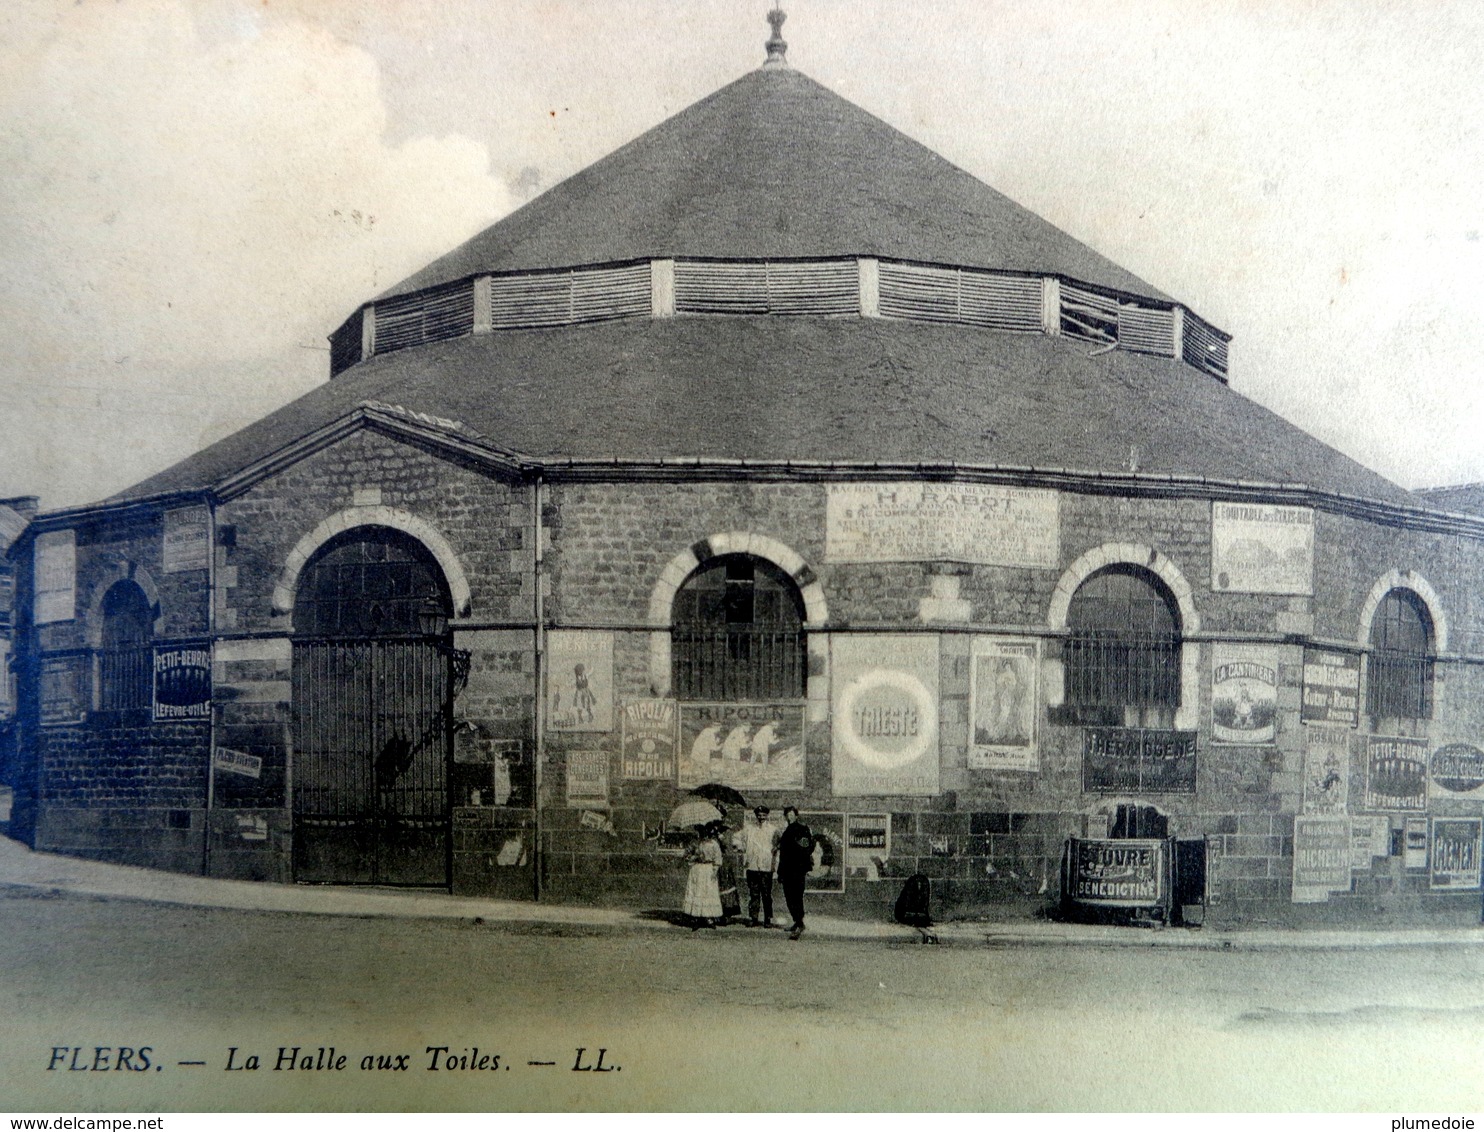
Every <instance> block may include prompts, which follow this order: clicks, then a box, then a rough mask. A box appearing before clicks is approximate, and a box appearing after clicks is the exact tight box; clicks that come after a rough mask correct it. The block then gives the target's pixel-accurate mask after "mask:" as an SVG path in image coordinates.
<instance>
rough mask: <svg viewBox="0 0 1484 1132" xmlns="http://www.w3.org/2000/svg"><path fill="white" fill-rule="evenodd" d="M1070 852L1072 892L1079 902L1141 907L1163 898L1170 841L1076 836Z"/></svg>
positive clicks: (1155, 902) (1158, 901) (1074, 898)
mask: <svg viewBox="0 0 1484 1132" xmlns="http://www.w3.org/2000/svg"><path fill="white" fill-rule="evenodd" d="M1070 855H1071V861H1070V865H1071V877H1070V881H1071V884H1070V890H1069V895H1070V897H1071V899H1073V900H1075V901H1076V902H1077V903H1078V904H1094V905H1105V906H1110V907H1128V908H1139V907H1147V906H1150V905H1155V904H1159V903H1161V902H1162V901H1163V900H1164V897H1165V877H1166V875H1167V874H1168V863H1167V862H1168V856H1169V843H1168V842H1165V841H1144V840H1134V839H1124V838H1106V839H1105V838H1098V839H1084V838H1080V837H1074V838H1073V839H1072V842H1071V850H1070Z"/></svg>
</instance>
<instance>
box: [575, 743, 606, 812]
mask: <svg viewBox="0 0 1484 1132" xmlns="http://www.w3.org/2000/svg"><path fill="white" fill-rule="evenodd" d="M567 806H568V808H570V809H574V810H606V809H607V808H608V752H607V751H586V750H579V751H568V752H567Z"/></svg>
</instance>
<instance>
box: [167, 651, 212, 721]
mask: <svg viewBox="0 0 1484 1132" xmlns="http://www.w3.org/2000/svg"><path fill="white" fill-rule="evenodd" d="M153 716H154V720H155V722H156V723H160V722H163V721H165V720H169V719H210V718H211V645H210V644H209V643H207V642H205V641H202V642H201V643H200V644H197V645H178V646H176V647H174V648H157V649H155V651H154V711H153Z"/></svg>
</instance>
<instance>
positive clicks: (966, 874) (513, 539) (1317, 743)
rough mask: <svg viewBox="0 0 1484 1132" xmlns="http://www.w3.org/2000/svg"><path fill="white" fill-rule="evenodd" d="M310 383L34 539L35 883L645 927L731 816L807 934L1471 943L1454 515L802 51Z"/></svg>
mask: <svg viewBox="0 0 1484 1132" xmlns="http://www.w3.org/2000/svg"><path fill="white" fill-rule="evenodd" d="M775 19H779V22H781V18H779V17H776V16H775ZM330 341H331V346H332V349H331V366H330V368H331V374H330V380H329V381H328V382H326V383H325V384H324V385H323V386H321V387H319V388H317V389H315V390H314V391H313V392H311V393H309V394H308V395H306V396H304V397H302V398H300V399H299V400H297V401H295V402H293V403H292V404H290V405H288V406H286V407H284V408H282V409H280V410H279V411H277V412H275V413H273V414H271V415H269V416H268V417H266V418H264V419H263V420H261V421H259V422H258V423H256V424H254V425H252V426H250V427H248V428H246V429H243V430H242V431H241V432H238V433H237V434H235V435H233V436H231V437H228V438H226V439H224V440H222V441H220V442H219V443H216V444H213V445H212V446H210V447H208V448H206V449H204V450H203V451H201V452H199V453H197V454H196V455H194V456H192V457H190V458H189V459H187V460H184V461H182V462H181V463H179V464H177V465H175V466H174V467H171V468H169V469H167V470H165V471H163V472H161V473H159V474H158V475H156V476H154V477H152V478H150V479H148V480H146V481H145V482H143V483H140V484H138V485H136V486H135V487H133V488H131V489H129V490H127V491H125V492H123V493H121V494H119V495H117V496H115V497H113V498H110V499H106V500H103V501H102V502H99V503H97V504H94V505H91V506H86V507H77V508H71V509H67V510H62V511H51V512H45V513H42V514H40V515H38V516H36V517H34V518H32V519H31V521H30V522H29V524H28V525H27V526H26V527H25V530H24V532H23V533H21V534H19V535H18V536H16V537H15V539H14V543H13V545H12V547H11V550H10V554H11V561H12V562H13V563H14V564H15V566H16V569H15V577H16V587H15V588H16V593H15V608H16V611H17V617H16V625H15V635H16V640H15V643H14V649H15V664H14V668H15V671H16V700H17V705H18V709H17V713H16V717H15V726H14V732H15V736H16V743H17V747H16V752H17V753H16V757H15V759H14V765H13V767H12V771H11V780H12V781H11V785H12V786H13V787H14V789H15V810H14V813H13V815H12V823H11V829H12V832H13V834H15V835H17V836H21V837H23V838H24V839H25V840H26V841H28V842H29V843H30V844H31V845H33V846H34V847H35V848H37V849H41V850H47V851H50V852H60V853H69V854H76V855H80V856H86V857H93V858H98V859H102V860H109V861H117V862H128V863H132V864H138V865H147V866H151V867H155V868H160V869H169V870H176V871H181V872H190V873H205V874H208V875H211V876H218V877H237V878H251V879H259V880H267V881H279V882H290V881H297V882H306V883H326V884H381V885H424V886H432V887H438V888H446V889H450V890H451V891H453V892H455V893H465V894H490V895H495V896H501V897H518V898H538V899H549V900H558V901H591V902H602V903H614V904H623V905H630V906H635V907H673V906H675V905H676V904H677V903H678V900H679V894H680V892H681V891H682V889H683V886H684V869H683V867H682V865H681V864H680V862H679V861H678V859H677V856H676V854H675V840H676V837H675V834H676V831H674V830H671V829H668V828H667V827H666V819H667V817H668V815H669V814H670V812H671V810H672V809H673V808H674V807H675V806H676V804H677V803H678V802H680V801H681V800H682V799H683V798H684V797H685V796H686V795H687V794H688V793H689V792H690V790H692V789H693V788H695V787H697V786H700V785H703V784H724V785H727V786H730V787H732V788H734V789H735V790H737V791H739V792H740V793H741V794H743V795H744V796H745V797H746V799H747V801H748V803H749V804H752V803H756V802H761V803H766V804H769V805H771V806H772V807H773V809H774V811H775V814H776V813H777V811H779V810H780V808H781V807H782V806H783V805H786V804H795V805H797V806H798V807H799V808H800V809H801V810H802V811H804V815H805V816H804V820H805V821H806V822H808V823H809V824H810V825H811V827H812V828H813V829H814V830H815V832H816V833H817V834H819V835H820V849H819V851H818V854H817V858H818V860H817V867H816V870H815V873H814V874H813V875H812V876H811V880H810V887H811V889H812V890H813V892H814V893H817V895H811V897H810V901H811V903H812V904H813V905H814V906H815V907H818V908H820V909H821V910H830V909H835V910H852V911H855V912H857V913H869V914H872V915H881V914H884V912H885V911H887V910H889V909H890V906H891V903H892V901H893V899H894V898H895V897H896V895H897V893H898V891H899V890H900V889H901V885H902V878H905V877H907V876H909V875H912V874H915V873H925V874H927V875H928V876H929V877H930V878H931V880H932V893H933V901H934V912H935V914H937V915H963V914H973V913H983V914H992V915H1032V914H1036V913H1038V912H1040V911H1041V910H1043V909H1047V908H1049V907H1051V906H1053V905H1055V904H1056V903H1057V902H1058V901H1059V899H1060V898H1061V897H1062V896H1063V895H1064V891H1063V890H1064V889H1066V892H1065V895H1067V896H1072V897H1079V898H1084V899H1086V900H1087V901H1088V902H1090V903H1091V904H1093V905H1098V904H1100V903H1101V904H1103V905H1118V904H1120V903H1122V904H1127V905H1151V904H1155V903H1159V902H1163V903H1165V904H1166V905H1168V904H1169V903H1170V902H1171V899H1172V896H1171V893H1170V886H1171V885H1172V884H1174V885H1177V886H1179V887H1180V889H1181V892H1180V893H1178V894H1177V896H1176V897H1175V898H1174V899H1175V902H1176V903H1177V904H1193V903H1199V902H1201V900H1202V899H1209V900H1210V901H1211V909H1210V914H1211V915H1212V916H1217V915H1220V916H1224V917H1228V918H1231V919H1240V918H1242V917H1246V916H1255V915H1262V916H1267V917H1271V916H1274V915H1280V916H1282V915H1287V916H1291V917H1294V918H1297V919H1300V920H1302V919H1304V918H1306V917H1310V916H1312V915H1313V912H1312V911H1310V910H1309V909H1307V908H1305V907H1301V905H1308V906H1317V907H1318V908H1319V909H1320V914H1321V915H1327V916H1337V915H1353V916H1355V917H1357V918H1359V919H1362V920H1364V919H1367V918H1374V917H1377V916H1380V915H1392V914H1400V915H1417V916H1426V915H1432V914H1434V913H1437V912H1444V913H1450V912H1453V913H1457V914H1459V915H1462V914H1463V913H1464V910H1465V909H1470V910H1476V909H1477V905H1478V899H1479V896H1478V890H1479V883H1480V869H1479V851H1480V825H1481V818H1484V751H1481V749H1480V748H1481V747H1484V519H1480V518H1478V517H1469V516H1465V515H1461V514H1455V513H1452V512H1450V511H1444V510H1439V509H1437V508H1436V507H1435V506H1431V505H1429V504H1428V503H1426V502H1425V501H1424V500H1423V499H1422V498H1420V497H1418V496H1413V495H1412V494H1410V493H1408V492H1407V491H1405V490H1403V489H1401V488H1400V487H1398V486H1396V485H1395V484H1393V483H1390V482H1389V481H1387V480H1386V479H1384V478H1382V477H1381V476H1379V475H1377V474H1375V473H1373V472H1371V471H1369V470H1368V469H1366V468H1364V467H1362V466H1360V465H1359V464H1357V463H1355V462H1354V461H1352V460H1350V459H1348V458H1346V457H1345V456H1343V455H1341V454H1340V453H1338V452H1336V451H1334V450H1333V449H1331V448H1329V447H1327V446H1325V445H1324V444H1322V443H1320V442H1319V441H1318V440H1316V439H1314V438H1313V437H1311V436H1309V435H1307V434H1306V433H1304V432H1303V431H1301V430H1299V429H1298V428H1296V427H1294V426H1293V425H1291V424H1289V423H1288V422H1286V421H1284V420H1282V419H1281V418H1279V417H1277V416H1275V415H1274V414H1273V413H1271V412H1269V411H1268V410H1266V409H1264V408H1262V407H1261V406H1260V405H1257V404H1255V403H1253V402H1252V401H1250V400H1248V399H1246V398H1245V397H1243V396H1242V395H1241V394H1239V393H1237V392H1235V391H1234V390H1233V389H1232V388H1231V386H1230V385H1229V384H1228V375H1227V347H1228V341H1229V338H1228V335H1227V334H1226V333H1224V332H1223V331H1222V330H1220V329H1219V328H1217V327H1215V326H1213V325H1211V324H1210V323H1208V322H1207V321H1205V320H1204V319H1202V318H1201V317H1200V316H1199V314H1198V313H1197V312H1195V311H1193V310H1191V309H1190V308H1189V307H1187V306H1186V305H1184V304H1183V303H1181V302H1180V301H1179V300H1178V299H1176V298H1173V297H1171V296H1169V295H1166V294H1164V293H1162V292H1161V291H1159V290H1158V289H1157V288H1155V287H1153V286H1151V285H1150V284H1148V283H1146V282H1144V281H1143V280H1141V279H1138V278H1136V277H1135V276H1133V275H1131V274H1130V273H1128V272H1127V271H1125V270H1123V269H1121V268H1120V267H1118V266H1117V265H1115V264H1113V263H1110V262H1109V261H1108V260H1106V259H1104V258H1103V257H1102V256H1100V255H1098V254H1097V253H1095V252H1093V251H1091V250H1090V249H1088V248H1087V247H1085V246H1083V245H1082V244H1080V243H1078V242H1077V241H1075V240H1073V239H1072V238H1070V237H1069V236H1067V235H1066V234H1065V233H1063V232H1061V231H1059V230H1057V229H1056V228H1054V227H1053V226H1051V225H1050V224H1048V223H1046V222H1045V221H1043V220H1041V219H1040V218H1038V217H1036V216H1035V215H1033V214H1031V213H1030V212H1028V211H1026V210H1025V209H1023V208H1021V207H1019V206H1018V205H1016V204H1015V203H1013V202H1012V201H1010V200H1008V199H1006V198H1005V197H1004V196H1002V195H1000V194H999V193H997V192H995V191H994V190H993V189H991V188H989V187H988V186H986V185H984V184H982V183H981V182H979V181H977V180H975V179H974V178H972V177H970V176H969V175H968V174H966V173H964V172H963V171H961V170H959V169H957V168H955V167H954V166H952V165H951V164H949V163H948V162H947V161H946V160H944V159H943V158H941V157H939V156H938V155H937V154H935V153H932V152H930V151H928V150H927V149H925V148H923V147H922V146H920V145H919V144H917V143H916V142H914V141H912V140H911V139H910V138H908V137H906V136H904V135H903V134H901V133H899V132H898V131H896V130H894V129H892V128H891V127H889V126H887V125H886V124H884V123H883V122H881V121H880V120H878V119H876V118H874V117H872V116H871V115H870V114H868V113H866V112H865V111H863V110H861V109H860V108H858V107H856V106H854V105H853V104H851V103H849V102H847V101H845V100H844V99H842V98H840V97H838V96H836V95H835V94H833V93H831V92H830V91H828V90H826V89H825V88H823V87H821V86H820V85H819V84H817V83H815V82H814V81H812V80H811V79H809V78H807V77H806V76H804V75H803V74H801V73H800V72H798V71H797V70H794V69H792V68H791V67H790V66H789V65H788V64H787V62H786V61H785V59H784V48H783V44H782V41H781V38H780V37H779V35H778V29H777V24H776V23H775V29H774V37H773V39H772V40H771V41H770V43H769V59H768V62H767V63H766V64H765V65H764V66H763V67H762V68H760V69H759V70H757V71H754V72H752V73H750V74H747V75H744V76H743V77H742V78H740V79H738V80H737V81H735V82H733V83H732V84H731V85H729V86H726V87H724V88H723V89H721V90H719V91H717V92H716V93H715V94H713V95H711V96H710V97H708V98H706V99H704V100H702V101H701V102H699V103H696V104H695V105H693V106H691V107H690V108H688V109H686V110H684V111H682V112H681V113H679V114H677V115H676V116H675V117H673V118H671V119H669V120H668V121H666V122H664V123H663V124H661V125H659V126H657V127H655V128H654V129H652V130H650V131H649V132H648V133H646V134H644V135H642V136H641V137H639V138H638V139H636V140H635V141H633V142H630V143H629V144H628V145H626V146H624V147H623V148H621V149H619V150H618V151H616V152H615V153H613V154H611V155H610V156H608V157H606V158H604V159H603V160H601V161H599V162H597V163H596V164H594V165H593V166H591V167H590V168H588V169H586V170H584V171H583V172H581V173H579V174H577V175H576V176H574V177H572V178H570V179H569V180H567V181H565V182H563V183H562V184H560V185H558V186H556V187H555V188H553V189H551V190H550V191H549V192H547V193H545V194H544V195H542V196H540V197H538V198H537V199H535V200H533V201H532V202H530V203H529V204H527V205H526V206H525V207H523V208H521V209H519V210H518V211H516V212H514V213H513V214H511V215H510V216H508V217H506V218H505V219H503V220H501V221H500V222H498V223H496V224H495V225H493V226H492V227H490V228H489V229H488V230H486V231H485V232H483V233H481V234H480V235H478V236H476V237H474V238H473V239H471V240H470V241H469V242H468V243H466V244H464V245H463V246H461V247H459V248H456V249H454V250H453V251H451V252H449V253H448V254H447V255H446V256H444V257H443V258H441V259H439V260H437V261H436V262H434V263H432V264H430V265H428V266H427V267H426V268H424V269H423V270H422V271H420V272H418V273H417V274H415V275H414V276H412V277H411V278H409V279H407V280H405V281H403V282H402V283H401V284H399V285H398V286H396V287H394V288H392V289H391V290H390V291H388V292H386V293H385V294H382V295H379V296H377V297H375V298H373V299H369V300H368V301H367V302H365V303H364V304H363V305H362V306H361V307H360V308H359V309H358V310H356V311H355V312H354V313H353V314H352V315H351V316H350V318H348V319H347V320H346V322H345V323H344V324H343V325H342V326H341V327H339V329H337V330H335V331H334V333H333V334H332V335H331V337H330ZM737 813H738V811H737V810H736V809H733V810H732V816H733V818H734V820H735V817H736V815H737ZM1166 838H1168V839H1171V840H1165V839H1166ZM1069 839H1072V841H1070V842H1069ZM1118 841H1128V842H1129V846H1127V847H1120V846H1119V845H1117V844H1110V843H1111V842H1118ZM1069 845H1070V849H1069ZM1150 846H1153V848H1152V849H1151V848H1150ZM1068 854H1070V864H1069V865H1067V866H1066V869H1065V872H1064V866H1063V861H1064V857H1065V856H1067V855H1068ZM1172 858H1173V860H1174V863H1175V864H1176V865H1178V866H1179V869H1178V876H1172V875H1171V864H1170V862H1171V859H1172ZM1460 894H1462V895H1460Z"/></svg>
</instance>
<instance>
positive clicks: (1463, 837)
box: [1427, 818, 1484, 891]
mask: <svg viewBox="0 0 1484 1132" xmlns="http://www.w3.org/2000/svg"><path fill="white" fill-rule="evenodd" d="M1481 826H1484V822H1481V820H1480V819H1479V818H1433V819H1432V836H1431V837H1430V838H1429V846H1428V855H1427V887H1428V888H1434V889H1451V890H1453V891H1467V890H1469V889H1475V888H1478V887H1479V840H1480V834H1481Z"/></svg>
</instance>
